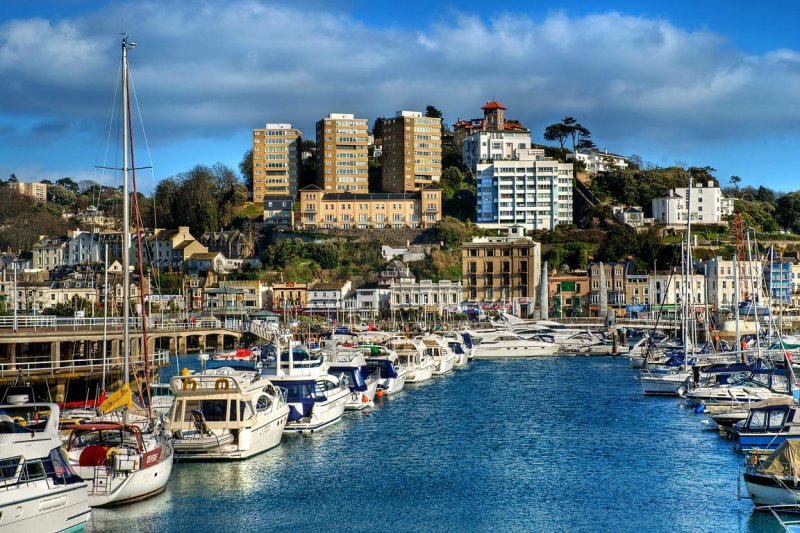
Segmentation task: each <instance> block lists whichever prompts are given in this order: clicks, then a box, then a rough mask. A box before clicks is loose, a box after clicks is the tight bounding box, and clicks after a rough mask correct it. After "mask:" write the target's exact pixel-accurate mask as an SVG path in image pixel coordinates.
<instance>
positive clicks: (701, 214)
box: [651, 181, 733, 226]
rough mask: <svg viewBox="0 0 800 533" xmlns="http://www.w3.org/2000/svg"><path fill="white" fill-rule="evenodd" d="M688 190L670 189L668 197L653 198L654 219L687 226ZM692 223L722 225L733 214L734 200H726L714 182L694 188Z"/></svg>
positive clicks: (657, 221) (663, 222)
mask: <svg viewBox="0 0 800 533" xmlns="http://www.w3.org/2000/svg"><path fill="white" fill-rule="evenodd" d="M688 195H689V193H688V189H686V188H683V189H670V191H669V193H668V194H667V196H664V197H661V198H653V201H652V203H651V206H652V208H653V219H654V220H655V222H656V223H660V224H666V225H668V226H676V225H677V226H680V225H685V224H686V212H687V198H688ZM691 200H692V205H691V208H692V223H694V224H721V223H723V222H725V217H726V216H728V215H732V214H733V198H725V196H723V194H722V189H720V188H719V187H716V186H715V185H714V183H713V182H710V181H709V182H708V183H706V184H705V186H703V184H700V185H699V186H692V199H691Z"/></svg>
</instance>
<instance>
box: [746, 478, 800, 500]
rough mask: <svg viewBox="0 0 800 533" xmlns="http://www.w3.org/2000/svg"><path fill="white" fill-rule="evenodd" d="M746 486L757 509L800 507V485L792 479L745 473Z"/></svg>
mask: <svg viewBox="0 0 800 533" xmlns="http://www.w3.org/2000/svg"><path fill="white" fill-rule="evenodd" d="M744 484H745V488H746V489H747V494H748V495H749V496H750V499H751V500H753V504H754V505H755V506H756V507H762V506H767V505H800V484H798V483H795V482H794V481H793V480H792V479H789V478H785V479H784V478H776V477H775V476H765V475H761V474H751V473H748V472H745V473H744Z"/></svg>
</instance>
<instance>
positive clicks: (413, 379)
mask: <svg viewBox="0 0 800 533" xmlns="http://www.w3.org/2000/svg"><path fill="white" fill-rule="evenodd" d="M433 366H434V365H433V364H432V363H429V364H426V365H424V366H422V367H417V368H415V369H414V370H409V371H408V375H407V377H406V383H422V382H423V381H428V380H429V379H431V378H432V377H433Z"/></svg>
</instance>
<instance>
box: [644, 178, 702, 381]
mask: <svg viewBox="0 0 800 533" xmlns="http://www.w3.org/2000/svg"><path fill="white" fill-rule="evenodd" d="M688 185H689V186H688V187H687V191H688V193H687V195H686V254H685V255H684V256H683V300H682V303H683V313H682V318H681V321H682V324H681V325H682V328H683V364H682V368H681V367H680V366H679V367H660V368H653V367H652V366H648V364H647V359H645V361H644V365H643V368H642V371H641V374H640V376H639V382H640V383H641V385H642V393H643V394H645V395H662V396H683V394H684V393H685V392H686V390H687V389H688V387H689V381H690V380H691V379H692V372H690V371H689V368H688V365H689V361H690V358H691V355H692V354H693V352H694V346H695V343H694V342H693V341H694V339H692V338H691V335H690V329H692V331H693V327H694V317H693V316H692V314H693V313H694V309H693V307H694V306H693V305H692V291H691V289H690V287H691V286H692V285H693V284H692V276H691V274H690V269H691V268H692V246H691V238H692V178H691V177H690V178H689V183H688Z"/></svg>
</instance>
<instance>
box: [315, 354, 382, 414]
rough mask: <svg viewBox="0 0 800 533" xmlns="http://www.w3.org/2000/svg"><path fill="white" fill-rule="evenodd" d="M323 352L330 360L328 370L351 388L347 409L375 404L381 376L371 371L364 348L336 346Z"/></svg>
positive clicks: (356, 408)
mask: <svg viewBox="0 0 800 533" xmlns="http://www.w3.org/2000/svg"><path fill="white" fill-rule="evenodd" d="M322 354H323V356H324V357H325V358H326V360H327V361H328V364H329V366H328V372H329V373H330V374H332V375H334V376H338V377H339V379H340V380H341V382H342V383H343V384H345V385H347V388H348V389H350V397H349V398H348V399H347V406H346V407H345V409H351V410H361V409H365V408H367V407H369V406H370V405H373V401H374V400H375V393H376V392H377V391H378V381H379V376H378V375H376V374H374V373H370V372H369V368H368V367H367V361H366V359H364V355H363V350H362V349H361V348H352V347H348V348H345V347H336V348H333V349H327V350H326V349H323V350H322Z"/></svg>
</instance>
